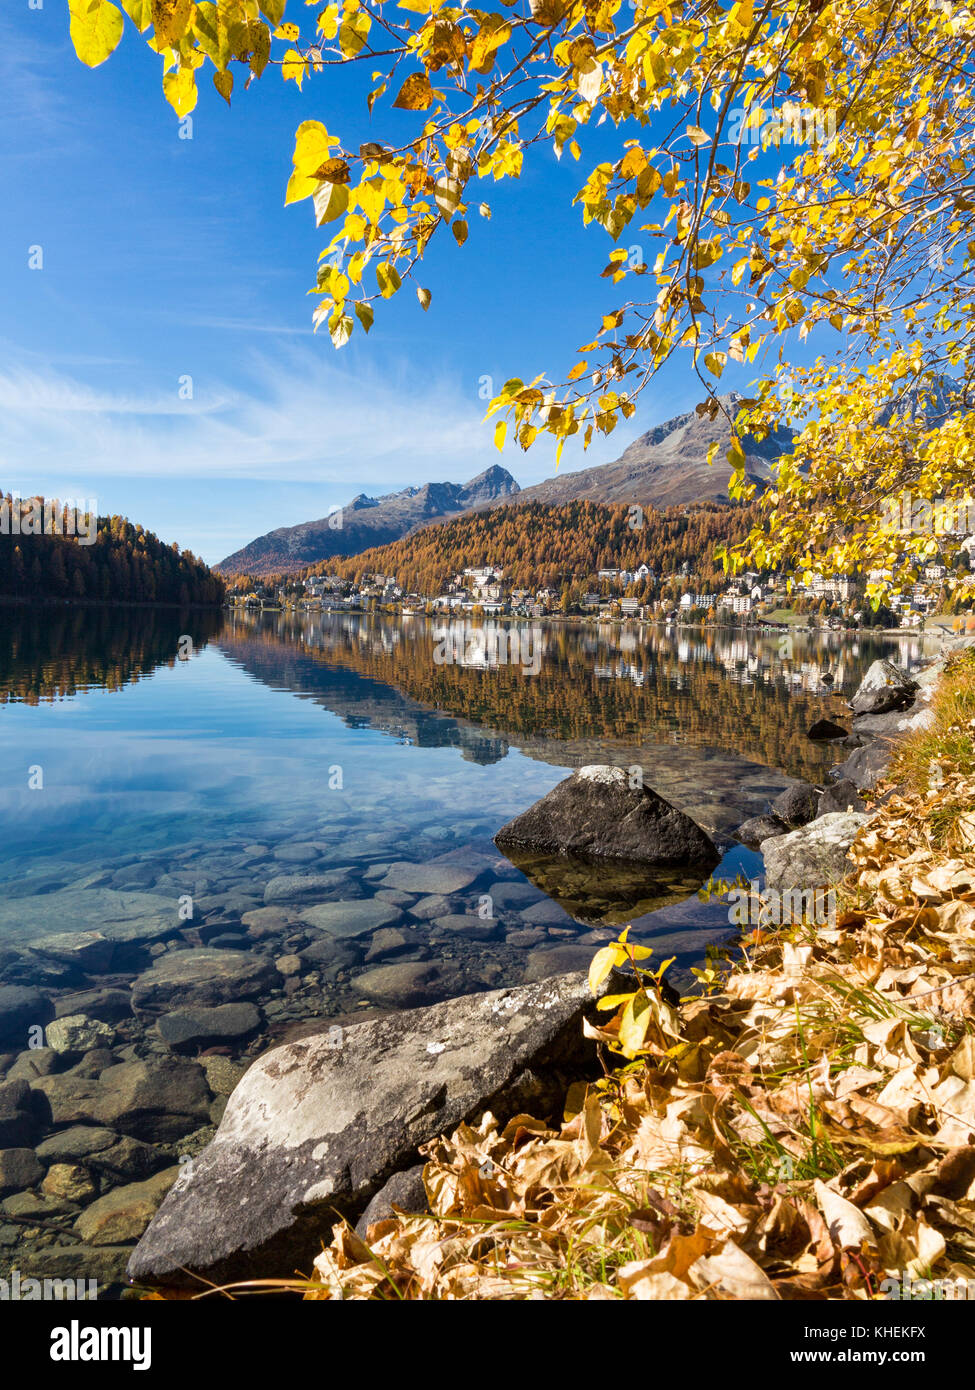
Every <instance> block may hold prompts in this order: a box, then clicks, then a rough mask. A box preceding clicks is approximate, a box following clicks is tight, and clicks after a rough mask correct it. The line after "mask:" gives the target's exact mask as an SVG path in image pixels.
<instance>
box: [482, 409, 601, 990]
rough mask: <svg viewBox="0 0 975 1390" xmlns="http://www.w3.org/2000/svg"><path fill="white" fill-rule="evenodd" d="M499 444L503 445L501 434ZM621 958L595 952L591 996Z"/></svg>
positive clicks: (498, 428) (496, 431)
mask: <svg viewBox="0 0 975 1390" xmlns="http://www.w3.org/2000/svg"><path fill="white" fill-rule="evenodd" d="M504 424H505V422H504V421H503V420H499V421H498V425H497V428H496V429H495V431H494V442H495V444H497V443H498V430H502V431H503V430H504ZM501 443H502V444H503V443H504V435H503V433H502V438H501ZM500 447H501V445H500V444H499V445H498V448H500ZM622 958H623V954H622V952H621V951H620V949H619V947H618V946H603V947H601V948H600V949H599V950H598V951H597V952H596V954H595V955H594V956H593V958H592V964H591V965H590V967H589V988H590V989H591V990H592V992H593V994H595V993H596V990H597V989H598V988H599V986H600V985H601V984H602V982H603V980H605V978H606V976H607V975H608V974H609V972H610V971H611V970H612V969H613V968H614V966H617V965H619V964H620V963H621V959H622Z"/></svg>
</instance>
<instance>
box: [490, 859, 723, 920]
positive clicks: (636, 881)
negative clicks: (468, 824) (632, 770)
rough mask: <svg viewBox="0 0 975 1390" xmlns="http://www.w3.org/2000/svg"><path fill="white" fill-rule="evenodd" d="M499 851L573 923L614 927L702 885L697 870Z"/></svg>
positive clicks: (682, 896) (686, 894)
mask: <svg viewBox="0 0 975 1390" xmlns="http://www.w3.org/2000/svg"><path fill="white" fill-rule="evenodd" d="M502 853H503V854H504V855H505V856H506V857H507V858H508V859H510V860H511V862H512V864H514V865H515V867H516V868H517V869H519V870H520V871H521V873H523V874H524V875H525V877H526V878H527V879H528V880H529V882H531V883H534V885H535V887H536V888H540V889H541V891H542V892H543V893H545V894H546V896H547V897H549V898H551V899H552V900H553V902H556V903H558V905H559V907H561V908H562V910H563V911H564V912H567V913H568V915H569V916H570V917H572V918H573V919H574V920H575V921H576V922H586V923H589V924H590V925H592V926H618V925H620V924H622V923H625V922H632V921H634V919H635V918H637V917H645V916H646V915H647V914H648V913H650V912H657V911H659V909H660V908H662V907H667V906H668V905H669V904H671V903H679V902H683V901H684V899H685V898H689V897H690V895H691V894H692V893H696V892H697V890H698V889H699V888H700V886H701V873H700V871H699V870H697V871H695V870H685V871H683V872H682V871H680V870H678V869H648V868H647V866H646V865H645V864H631V863H628V862H627V861H625V860H618V859H617V860H613V859H600V860H588V859H582V858H580V857H578V856H575V855H565V854H537V853H533V852H532V851H530V850H521V849H514V848H513V847H511V846H510V845H509V846H508V847H507V848H505V849H503V850H502Z"/></svg>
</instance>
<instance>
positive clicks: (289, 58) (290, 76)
mask: <svg viewBox="0 0 975 1390" xmlns="http://www.w3.org/2000/svg"><path fill="white" fill-rule="evenodd" d="M281 76H282V77H283V78H284V80H285V82H297V84H298V87H299V88H300V87H301V84H302V82H303V80H304V76H305V60H304V58H303V57H302V56H301V54H300V53H299V52H298V50H297V48H289V49H288V51H287V53H286V54H285V55H284V59H283V60H282V63H281Z"/></svg>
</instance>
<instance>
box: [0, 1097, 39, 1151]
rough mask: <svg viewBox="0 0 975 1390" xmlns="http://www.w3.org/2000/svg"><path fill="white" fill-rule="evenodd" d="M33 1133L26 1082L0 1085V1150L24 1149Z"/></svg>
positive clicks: (32, 1120) (32, 1118)
mask: <svg viewBox="0 0 975 1390" xmlns="http://www.w3.org/2000/svg"><path fill="white" fill-rule="evenodd" d="M33 1133H34V1115H33V1111H32V1109H31V1099H30V1087H29V1086H28V1084H27V1082H26V1081H6V1082H4V1083H3V1085H0V1149H19V1148H26V1147H27V1146H28V1145H29V1144H30V1142H31V1137H32V1136H33Z"/></svg>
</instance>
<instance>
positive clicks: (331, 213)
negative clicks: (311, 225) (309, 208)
mask: <svg viewBox="0 0 975 1390" xmlns="http://www.w3.org/2000/svg"><path fill="white" fill-rule="evenodd" d="M312 199H313V201H314V204H315V225H316V226H318V227H324V225H325V224H326V222H334V221H335V219H336V218H337V217H341V216H342V214H343V212H345V211H346V209H347V208H348V206H349V190H348V188H346V186H345V184H343V183H320V184H319V185H318V187H317V188H316V189H315V192H314V193H313V194H312Z"/></svg>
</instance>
